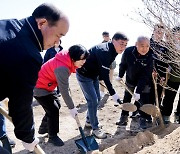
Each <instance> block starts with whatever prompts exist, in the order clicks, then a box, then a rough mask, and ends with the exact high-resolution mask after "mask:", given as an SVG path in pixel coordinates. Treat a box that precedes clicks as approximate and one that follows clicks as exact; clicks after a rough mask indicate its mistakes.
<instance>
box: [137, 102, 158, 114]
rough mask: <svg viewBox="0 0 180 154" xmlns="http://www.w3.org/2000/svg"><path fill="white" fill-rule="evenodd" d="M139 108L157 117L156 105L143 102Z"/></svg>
mask: <svg viewBox="0 0 180 154" xmlns="http://www.w3.org/2000/svg"><path fill="white" fill-rule="evenodd" d="M140 110H141V111H143V112H145V113H147V114H149V115H151V116H153V117H157V116H158V113H159V112H158V111H159V110H158V107H157V106H155V105H152V104H144V105H143V106H141V107H140Z"/></svg>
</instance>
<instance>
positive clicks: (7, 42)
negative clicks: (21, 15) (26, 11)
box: [0, 16, 43, 104]
mask: <svg viewBox="0 0 180 154" xmlns="http://www.w3.org/2000/svg"><path fill="white" fill-rule="evenodd" d="M27 20H28V21H29V23H30V24H31V26H32V28H33V29H34V32H35V34H36V36H37V38H38V40H39V42H40V44H41V47H42V50H43V36H42V34H41V31H40V30H39V29H38V27H37V23H36V21H35V19H34V17H32V16H31V17H29V18H27V19H22V20H17V19H10V20H0V72H1V74H3V75H0V81H1V86H0V87H1V93H0V99H3V98H5V97H9V98H10V101H15V98H16V99H17V98H18V97H22V98H21V99H19V102H18V101H17V100H16V104H26V103H27V104H28V103H29V104H31V103H32V102H31V101H32V98H33V88H34V86H35V84H36V80H37V77H38V71H39V70H40V67H41V65H42V57H41V54H40V50H41V49H40V46H39V44H38V41H37V39H36V37H35V35H34V33H33V31H32V29H31V27H30V26H29V24H28V22H27ZM23 95H27V96H26V98H23ZM14 97H15V98H14ZM11 98H12V99H11Z"/></svg>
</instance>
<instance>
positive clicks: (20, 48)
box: [0, 3, 69, 151]
mask: <svg viewBox="0 0 180 154" xmlns="http://www.w3.org/2000/svg"><path fill="white" fill-rule="evenodd" d="M68 29H69V21H68V18H67V16H66V15H65V14H64V13H63V12H61V11H60V10H59V9H58V8H57V7H55V6H53V5H52V4H46V3H44V4H41V5H39V6H38V7H37V8H36V9H35V10H34V11H33V13H32V16H30V17H27V18H25V19H22V20H17V19H8V20H0V72H1V74H3V75H1V76H0V80H1V81H2V83H1V93H0V100H2V99H4V98H6V97H8V98H9V104H8V108H9V115H10V116H11V117H12V122H13V124H14V127H15V128H14V133H15V135H16V137H17V138H18V139H20V140H22V143H23V146H24V147H25V148H26V149H27V150H29V151H33V150H34V147H35V145H36V144H37V143H38V138H37V137H35V132H34V131H35V130H34V119H33V110H32V106H31V104H32V100H33V89H34V86H35V84H36V80H37V77H38V72H39V70H40V68H41V65H42V57H41V54H40V52H41V51H43V50H47V49H49V48H50V47H52V46H54V44H55V43H58V42H59V40H60V38H61V37H62V36H64V35H66V33H67V32H68ZM9 87H11V88H9Z"/></svg>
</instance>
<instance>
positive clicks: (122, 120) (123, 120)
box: [116, 115, 128, 126]
mask: <svg viewBox="0 0 180 154" xmlns="http://www.w3.org/2000/svg"><path fill="white" fill-rule="evenodd" d="M127 123H128V116H127V115H121V118H120V121H119V122H116V125H119V126H126V125H127Z"/></svg>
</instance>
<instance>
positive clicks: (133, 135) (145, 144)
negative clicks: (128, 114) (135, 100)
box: [7, 75, 180, 154]
mask: <svg viewBox="0 0 180 154" xmlns="http://www.w3.org/2000/svg"><path fill="white" fill-rule="evenodd" d="M113 84H114V87H115V89H116V90H117V91H118V93H119V95H120V96H121V97H123V91H124V88H122V87H121V86H120V85H118V84H117V83H116V82H115V81H114V82H113ZM70 88H71V93H72V97H73V100H74V102H75V105H76V106H77V107H78V109H79V119H80V122H81V124H82V126H84V123H85V114H86V110H87V106H86V103H85V99H84V96H83V94H82V92H81V90H80V88H79V85H78V83H77V81H76V78H75V76H74V75H72V77H71V79H70ZM60 100H61V105H62V107H61V110H60V123H59V125H60V132H59V136H60V137H61V138H62V140H63V141H64V142H65V145H64V146H62V147H54V146H53V145H51V144H50V143H47V139H48V138H47V135H40V134H38V133H37V131H38V128H39V125H40V123H41V119H42V117H43V115H44V110H43V109H42V107H41V106H40V105H39V104H38V103H37V102H36V101H34V102H33V110H34V117H35V128H36V134H37V136H38V137H39V139H40V143H39V145H40V146H41V147H42V149H43V150H44V151H45V153H46V154H79V153H80V152H79V150H78V148H77V146H76V145H75V142H74V141H75V140H76V139H79V138H80V137H81V136H80V133H79V130H78V128H77V124H76V122H75V120H74V119H73V118H72V117H71V116H70V114H69V110H68V108H67V107H66V105H65V103H64V102H63V100H62V98H61V97H60ZM176 103H177V100H176ZM120 112H121V110H120V109H119V108H116V107H114V104H113V101H112V100H111V98H109V99H108V101H107V103H106V104H104V105H102V107H101V108H100V109H99V110H98V117H99V122H100V124H101V125H102V126H103V130H104V131H105V132H106V133H107V135H108V137H107V139H104V140H101V139H96V141H97V142H98V143H99V150H96V151H93V152H90V153H94V154H95V153H96V154H134V153H137V154H180V146H179V145H180V128H179V124H173V123H171V124H170V125H168V126H167V127H166V128H164V129H160V128H157V129H149V130H146V131H140V130H139V128H138V120H133V121H132V119H131V118H129V123H128V126H127V127H120V128H118V127H117V126H116V125H115V123H116V122H117V121H118V120H119V116H120ZM171 121H172V122H173V117H171ZM13 128H14V127H13V125H12V124H11V123H10V122H9V121H7V131H8V136H9V137H10V138H11V139H13V140H15V142H16V146H15V148H13V153H14V154H27V153H28V151H27V150H25V149H24V148H23V146H22V144H21V141H20V140H18V139H17V138H16V137H15V136H14V133H13Z"/></svg>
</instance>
